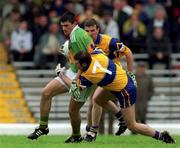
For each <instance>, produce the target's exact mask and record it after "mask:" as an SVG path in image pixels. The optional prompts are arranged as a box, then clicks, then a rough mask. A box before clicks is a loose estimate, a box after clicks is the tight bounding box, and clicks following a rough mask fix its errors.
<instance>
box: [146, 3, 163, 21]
mask: <svg viewBox="0 0 180 148" xmlns="http://www.w3.org/2000/svg"><path fill="white" fill-rule="evenodd" d="M160 7H163V6H162V5H160V4H158V3H157V2H156V0H148V3H147V4H146V5H145V7H144V10H145V13H146V14H147V15H148V18H149V19H153V17H154V15H155V12H156V10H157V9H158V8H160Z"/></svg>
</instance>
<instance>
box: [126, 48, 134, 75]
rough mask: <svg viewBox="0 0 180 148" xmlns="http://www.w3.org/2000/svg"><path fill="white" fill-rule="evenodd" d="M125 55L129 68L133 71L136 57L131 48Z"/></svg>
mask: <svg viewBox="0 0 180 148" xmlns="http://www.w3.org/2000/svg"><path fill="white" fill-rule="evenodd" d="M125 57H126V64H127V70H128V71H129V72H133V62H134V58H133V54H132V52H131V50H129V52H128V53H126V54H125Z"/></svg>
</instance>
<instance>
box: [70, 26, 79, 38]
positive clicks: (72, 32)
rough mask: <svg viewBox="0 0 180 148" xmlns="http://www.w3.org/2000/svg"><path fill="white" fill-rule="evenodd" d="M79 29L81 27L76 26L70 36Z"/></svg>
mask: <svg viewBox="0 0 180 148" xmlns="http://www.w3.org/2000/svg"><path fill="white" fill-rule="evenodd" d="M78 28H79V26H78V25H76V26H75V27H74V28H73V30H72V31H71V33H70V36H71V35H72V34H73V33H74V31H75V30H76V29H78Z"/></svg>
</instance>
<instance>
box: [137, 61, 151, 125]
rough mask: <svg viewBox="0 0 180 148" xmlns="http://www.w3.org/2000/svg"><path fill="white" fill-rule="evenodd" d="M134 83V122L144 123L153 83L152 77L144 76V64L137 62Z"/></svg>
mask: <svg viewBox="0 0 180 148" xmlns="http://www.w3.org/2000/svg"><path fill="white" fill-rule="evenodd" d="M136 81H137V85H138V87H137V98H138V99H137V102H136V105H135V109H136V120H137V122H141V123H146V114H147V109H148V101H149V100H150V99H151V97H152V95H153V88H154V87H153V81H152V77H151V76H150V75H148V74H146V67H145V63H143V62H139V63H138V65H137V68H136Z"/></svg>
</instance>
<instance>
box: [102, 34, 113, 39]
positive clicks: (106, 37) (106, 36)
mask: <svg viewBox="0 0 180 148" xmlns="http://www.w3.org/2000/svg"><path fill="white" fill-rule="evenodd" d="M100 36H101V38H102V39H106V40H111V39H112V37H111V36H109V35H107V34H100Z"/></svg>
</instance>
